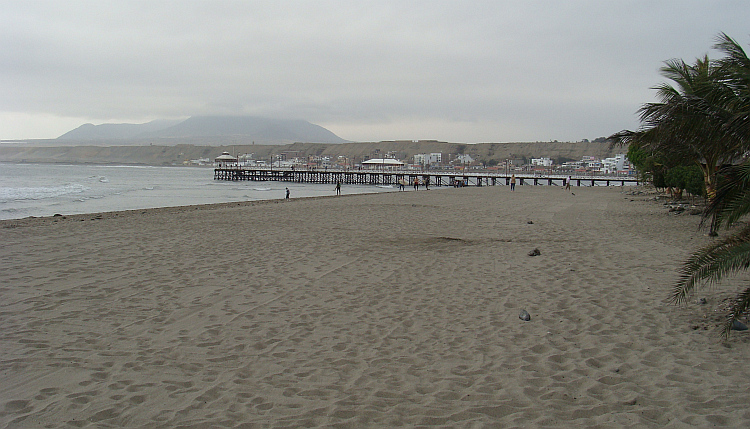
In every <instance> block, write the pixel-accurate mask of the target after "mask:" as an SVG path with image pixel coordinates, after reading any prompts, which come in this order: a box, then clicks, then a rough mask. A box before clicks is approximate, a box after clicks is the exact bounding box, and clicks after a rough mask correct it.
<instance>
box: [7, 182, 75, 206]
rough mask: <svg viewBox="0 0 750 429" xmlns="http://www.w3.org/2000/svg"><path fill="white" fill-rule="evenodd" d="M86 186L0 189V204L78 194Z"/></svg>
mask: <svg viewBox="0 0 750 429" xmlns="http://www.w3.org/2000/svg"><path fill="white" fill-rule="evenodd" d="M88 189H89V188H87V187H86V186H83V185H80V184H77V183H70V184H65V185H59V186H34V187H18V188H11V187H0V202H4V203H6V202H9V201H19V200H43V199H47V198H56V197H61V196H63V195H70V194H80V193H81V192H85V191H86V190H88Z"/></svg>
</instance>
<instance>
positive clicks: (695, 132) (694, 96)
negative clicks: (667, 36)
mask: <svg viewBox="0 0 750 429" xmlns="http://www.w3.org/2000/svg"><path fill="white" fill-rule="evenodd" d="M661 72H662V74H663V75H664V76H665V77H667V78H669V79H670V80H671V81H672V82H673V83H674V86H673V85H669V84H666V83H665V84H662V85H659V86H657V87H656V88H654V89H656V91H657V98H658V99H659V102H657V103H647V104H645V105H644V106H643V107H641V109H640V110H639V113H640V119H641V123H642V125H641V128H640V129H639V130H638V131H635V132H633V131H627V130H626V131H622V132H620V133H618V134H615V135H613V136H611V137H610V138H612V139H613V140H614V141H616V142H617V143H619V144H636V145H637V146H639V147H640V148H642V149H645V150H648V151H650V152H651V153H654V154H658V155H661V156H662V158H665V159H670V160H672V162H673V163H675V164H680V163H685V162H686V161H687V162H693V163H696V164H697V165H698V166H699V167H700V168H701V171H702V172H703V178H704V183H705V186H706V195H707V196H708V198H709V199H711V198H713V195H714V192H715V186H716V172H717V171H718V168H720V167H721V165H723V164H727V163H730V162H731V161H732V160H734V159H736V158H737V157H738V156H739V155H740V154H742V153H743V152H744V150H745V142H744V141H743V140H742V139H739V138H737V136H736V134H735V133H731V132H728V129H727V127H726V123H727V122H729V121H730V120H731V118H732V117H733V114H732V113H731V112H730V111H728V110H727V106H729V105H728V104H725V103H722V104H719V103H717V102H716V101H717V100H722V101H724V100H728V99H731V98H732V95H733V94H734V92H733V88H732V87H731V86H730V85H729V84H728V83H727V75H728V74H729V73H728V68H727V67H722V66H720V65H719V64H718V63H716V62H712V61H710V60H709V59H708V56H704V57H703V58H699V59H698V60H696V62H695V64H694V65H689V64H687V63H685V62H684V61H683V60H670V61H667V62H666V63H665V66H664V67H662V69H661Z"/></svg>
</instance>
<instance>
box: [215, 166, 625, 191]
mask: <svg viewBox="0 0 750 429" xmlns="http://www.w3.org/2000/svg"><path fill="white" fill-rule="evenodd" d="M510 177H511V175H510V174H499V173H482V172H477V173H471V172H449V171H434V172H432V171H430V172H426V171H404V170H398V171H396V170H394V171H382V170H380V171H378V170H333V169H329V170H317V169H315V170H311V169H292V168H269V167H265V168H259V167H235V166H230V167H223V168H216V169H214V179H215V180H250V181H257V182H265V181H273V182H296V183H337V182H341V184H344V185H380V186H383V185H385V186H387V185H398V184H399V182H401V181H402V180H403V181H404V183H405V184H406V186H412V185H413V184H414V180H415V179H417V180H418V181H419V184H420V186H424V185H425V184H427V185H429V186H434V187H441V186H459V185H460V186H496V185H506V186H507V185H510ZM567 178H568V175H567V174H562V175H544V176H539V175H534V174H533V173H526V174H524V173H520V174H516V184H517V185H520V186H523V185H546V186H563V185H564V184H565V180H567ZM637 184H638V179H637V178H635V177H614V176H586V177H582V176H572V178H571V185H572V186H626V185H637Z"/></svg>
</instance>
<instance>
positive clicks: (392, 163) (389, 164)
mask: <svg viewBox="0 0 750 429" xmlns="http://www.w3.org/2000/svg"><path fill="white" fill-rule="evenodd" d="M362 166H363V167H367V168H369V169H370V170H395V169H400V168H402V167H403V166H404V163H403V162H401V161H399V160H397V159H391V158H375V159H369V160H367V161H364V162H362Z"/></svg>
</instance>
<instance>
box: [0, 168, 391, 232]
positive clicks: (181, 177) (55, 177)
mask: <svg viewBox="0 0 750 429" xmlns="http://www.w3.org/2000/svg"><path fill="white" fill-rule="evenodd" d="M287 187H288V188H289V190H290V193H291V198H299V197H312V196H322V195H335V190H334V185H321V184H307V183H286V182H246V181H241V182H226V181H219V180H214V170H213V168H200V167H136V166H93V165H50V164H4V163H0V219H20V218H24V217H28V216H52V215H54V214H56V213H59V214H63V215H65V214H80V213H98V212H105V211H118V210H134V209H144V208H154V207H173V206H185V205H195V204H211V203H224V202H234V201H254V200H271V199H281V198H284V194H285V188H287ZM396 190H397V189H394V188H379V187H375V186H366V185H345V186H343V187H342V189H341V193H342V194H364V193H375V192H391V191H396Z"/></svg>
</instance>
